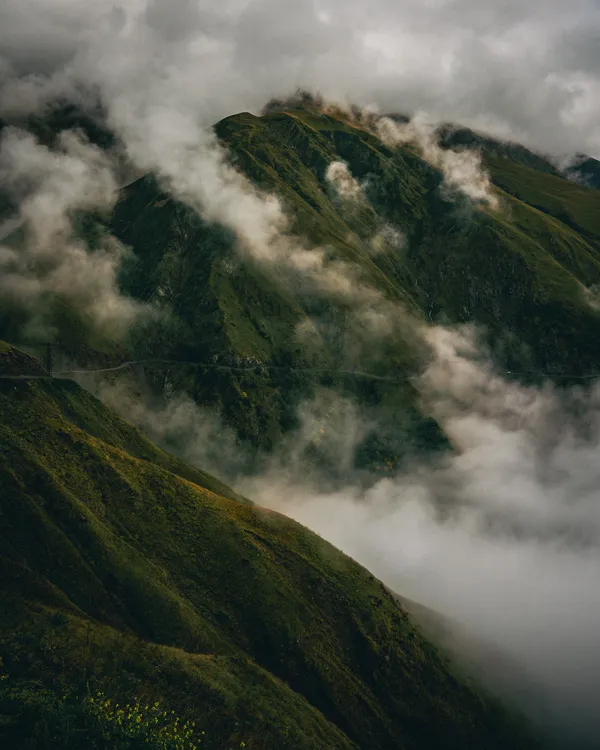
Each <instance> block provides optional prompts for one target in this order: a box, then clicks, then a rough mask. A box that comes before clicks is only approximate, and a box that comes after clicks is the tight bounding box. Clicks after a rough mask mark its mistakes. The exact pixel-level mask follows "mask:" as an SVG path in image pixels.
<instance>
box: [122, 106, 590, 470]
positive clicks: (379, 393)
mask: <svg viewBox="0 0 600 750" xmlns="http://www.w3.org/2000/svg"><path fill="white" fill-rule="evenodd" d="M216 132H217V134H218V136H219V138H220V139H221V141H222V142H223V144H224V145H225V146H226V147H227V148H228V149H229V152H230V154H231V157H232V160H233V162H234V163H235V164H236V166H237V168H239V169H240V170H242V171H243V172H244V173H245V174H247V175H248V176H249V177H250V178H251V179H252V180H253V181H254V182H255V183H256V184H258V185H259V186H260V187H262V188H263V189H265V190H267V191H270V192H275V193H276V194H277V195H278V196H279V197H280V198H281V200H282V201H283V204H284V205H285V208H286V210H287V212H288V213H289V215H290V216H291V217H292V220H293V229H294V231H296V232H297V233H298V234H299V235H300V236H302V237H304V238H308V240H309V241H310V242H311V243H313V244H315V245H316V246H319V247H327V249H328V252H329V253H330V256H331V257H332V258H334V259H338V260H342V261H344V262H345V263H347V264H349V265H350V267H351V268H352V269H353V272H354V273H355V274H356V276H357V277H358V278H359V279H361V281H362V283H364V284H367V285H370V286H371V287H373V288H374V289H376V290H377V291H378V292H379V293H380V294H381V295H382V296H383V297H384V298H386V299H388V300H390V301H392V302H394V303H397V304H399V305H400V306H401V307H402V308H403V309H405V310H407V311H408V313H409V318H408V320H410V316H413V318H414V319H415V320H417V319H423V318H425V319H427V318H429V319H431V320H434V321H435V320H439V321H445V322H472V321H474V322H476V323H479V324H481V325H483V326H484V327H485V330H486V332H487V333H486V337H487V341H488V343H489V344H490V346H491V347H492V351H493V354H494V357H495V358H496V360H497V362H498V364H499V366H500V367H502V368H504V369H507V370H511V371H515V372H520V373H525V375H522V377H526V378H534V379H535V378H539V377H540V374H541V375H543V376H549V377H551V378H552V377H553V376H554V375H557V376H559V379H560V382H567V381H568V378H565V377H564V376H565V375H573V376H578V375H581V374H588V373H590V372H596V371H597V370H598V368H599V367H600V343H599V342H600V335H598V334H600V313H599V310H600V298H598V297H597V288H598V284H599V283H600V235H599V232H600V225H599V224H598V216H600V194H599V193H598V192H597V191H594V190H591V189H588V188H585V187H582V186H580V185H576V184H574V183H573V182H569V181H568V180H566V179H563V178H562V177H560V176H559V173H558V172H557V170H556V169H555V168H554V167H553V166H552V165H551V164H550V163H549V162H546V161H545V160H543V159H542V158H541V157H538V156H537V155H535V154H533V153H532V152H530V151H527V149H524V148H521V147H518V146H515V145H507V146H506V147H504V148H500V146H498V145H497V142H495V141H493V139H487V140H486V139H481V138H479V140H477V141H476V142H475V143H474V144H473V143H471V141H470V140H469V138H467V137H466V136H464V133H467V135H468V134H469V133H470V131H460V130H458V131H457V130H454V131H452V138H453V139H454V140H450V141H449V142H448V144H447V145H452V146H454V147H464V146H465V145H469V146H473V145H476V146H477V147H478V148H480V149H482V153H483V155H484V160H485V164H486V167H487V169H489V170H490V174H491V177H492V180H493V182H494V184H495V185H496V189H497V191H498V194H499V197H500V199H501V203H502V208H501V210H500V211H498V212H492V211H489V210H487V209H484V208H480V209H473V207H472V206H471V204H470V203H469V202H468V200H467V199H466V198H464V197H461V195H460V194H452V195H449V194H448V191H447V190H442V189H441V188H442V183H443V180H442V175H441V174H440V173H439V172H438V171H437V170H435V169H434V168H432V167H431V166H430V165H429V164H427V163H426V162H425V161H424V160H423V159H422V158H420V156H419V155H418V153H417V152H416V151H415V149H413V148H412V147H408V146H407V147H401V148H396V149H392V148H389V147H387V146H386V145H384V144H383V143H382V142H381V141H380V140H379V139H378V138H376V137H375V136H374V135H373V134H371V133H369V132H367V131H366V130H364V129H363V128H360V127H357V126H354V125H352V124H351V123H349V122H346V121H345V120H343V119H340V118H338V117H335V116H333V115H328V114H322V113H320V112H318V111H314V110H310V109H308V110H307V109H304V110H302V109H297V110H290V111H270V112H269V113H268V114H266V115H264V116H263V117H256V116H254V115H250V114H248V113H244V114H239V115H235V116H233V117H229V118H227V119H225V120H223V121H222V122H221V123H219V124H218V125H217V126H216ZM461 133H462V135H461ZM471 135H472V136H473V137H474V135H473V134H471ZM447 137H448V138H449V137H450V136H447ZM457 138H458V141H457V140H456V139H457ZM471 140H472V138H471ZM442 142H443V140H442ZM494 144H496V145H494ZM334 161H342V162H344V163H346V164H347V165H348V168H349V170H350V172H351V173H352V175H353V176H354V178H355V179H356V180H358V181H359V182H360V184H361V185H362V192H363V200H362V201H361V202H360V203H359V204H358V205H350V204H348V202H344V201H343V200H341V199H340V197H339V196H338V195H337V194H336V193H335V190H334V189H333V188H332V186H331V185H330V184H329V183H328V182H327V180H326V176H325V175H326V170H327V167H328V165H329V164H331V163H332V162H334ZM390 228H392V229H393V230H394V231H397V232H400V233H401V235H402V236H403V237H404V238H405V239H404V241H403V242H402V243H401V244H400V245H399V246H398V245H394V243H393V242H389V241H387V242H386V241H384V242H383V245H380V246H378V249H377V251H374V247H373V238H374V237H378V236H382V237H386V236H387V237H389V236H390V235H389V233H388V234H387V235H386V231H388V230H389V229H390ZM111 229H112V231H114V232H115V233H116V234H117V236H118V237H119V238H120V239H121V240H122V241H123V242H124V243H126V244H127V245H128V246H130V247H132V249H133V252H134V258H135V259H134V260H133V261H132V262H131V263H130V265H129V267H128V268H127V269H126V270H125V272H124V274H123V286H124V289H126V290H127V291H128V292H129V293H131V294H133V295H134V296H136V297H139V298H140V299H143V300H145V301H149V302H152V303H153V304H156V305H159V306H164V305H166V306H168V308H169V309H170V310H171V311H172V317H171V319H170V323H169V325H168V326H165V327H162V328H161V326H153V327H152V330H151V331H149V332H148V331H144V334H143V335H142V336H140V337H139V341H138V343H137V344H136V347H137V348H136V352H137V353H138V354H140V355H141V356H142V355H143V356H160V357H171V358H174V359H185V360H192V361H200V362H202V361H219V362H222V363H230V364H236V365H242V366H243V365H245V364H246V365H255V364H256V363H269V364H271V365H275V367H283V368H284V370H283V371H279V372H278V371H274V370H269V371H266V370H265V371H262V372H261V371H256V370H253V371H251V372H248V373H244V374H242V375H240V373H239V372H231V373H227V372H223V371H221V372H219V373H218V375H216V374H215V373H214V372H212V371H210V370H208V369H202V368H196V369H195V370H192V369H190V368H187V369H186V368H172V369H171V370H170V371H169V372H168V374H165V372H164V369H163V370H161V372H160V373H152V372H150V380H151V382H152V383H153V384H154V386H155V388H156V389H158V390H159V391H160V390H161V389H162V388H163V387H164V383H165V382H166V381H167V380H168V382H169V387H171V388H173V389H175V390H182V391H186V392H188V393H190V394H191V395H192V396H193V398H194V399H195V400H196V401H197V402H198V403H201V404H216V405H218V407H219V409H220V410H221V413H222V414H223V415H224V416H225V419H226V420H227V421H228V422H229V424H231V425H233V426H234V427H235V428H236V429H237V430H238V432H239V434H240V436H241V437H242V438H243V439H244V440H249V441H250V442H251V443H253V444H254V445H255V446H257V447H260V448H267V449H268V448H270V447H271V446H272V445H274V444H276V443H277V442H278V441H279V439H280V437H281V434H282V432H285V430H287V429H289V427H290V426H293V425H294V414H295V410H296V406H297V404H298V403H299V402H301V401H302V400H303V399H305V398H307V397H308V396H311V395H313V394H314V392H315V388H319V387H323V386H325V387H327V388H330V389H333V390H334V391H335V392H337V393H341V394H343V395H345V396H348V397H350V398H353V399H355V400H357V401H359V402H360V403H362V404H365V403H366V404H369V408H372V409H376V410H377V416H378V420H379V422H380V424H384V425H385V424H386V425H388V427H389V429H388V430H387V431H388V433H389V435H390V436H393V437H389V438H388V437H385V438H381V436H380V437H379V438H377V439H376V438H374V436H372V435H371V436H369V437H368V438H367V439H366V441H365V444H364V445H363V446H361V447H360V449H359V451H358V453H357V463H359V464H361V465H365V466H367V467H371V468H372V467H374V466H375V465H377V464H379V463H380V462H381V460H382V459H385V460H388V459H392V460H393V462H396V459H398V460H399V461H401V460H402V456H405V455H410V454H411V452H418V451H421V450H423V449H424V448H426V449H429V448H432V447H440V446H443V444H444V440H443V437H442V436H441V435H440V432H439V430H437V428H436V427H435V425H433V424H431V423H429V422H428V421H427V420H425V419H424V417H423V415H420V414H419V409H418V404H417V400H416V398H415V394H414V393H413V391H412V389H411V388H410V386H409V385H408V384H406V383H404V384H402V383H400V384H398V383H394V384H392V385H389V384H385V383H381V382H379V383H377V382H373V381H371V382H368V381H364V380H360V379H356V378H348V377H344V376H340V375H336V374H335V370H339V369H342V368H345V369H350V370H361V371H370V372H375V373H377V374H379V375H383V376H391V377H398V376H407V375H410V374H411V373H414V372H415V369H416V368H418V366H419V362H420V361H421V355H420V353H419V352H418V351H416V350H415V349H414V347H413V345H412V344H411V342H410V336H407V335H405V334H406V331H402V330H398V335H397V336H396V337H395V338H394V339H393V340H391V341H388V342H387V343H386V344H385V345H377V346H376V345H368V346H362V347H360V346H356V341H357V340H358V339H359V334H360V332H357V331H356V330H355V329H352V326H351V313H352V311H351V310H350V309H349V308H348V307H344V305H343V304H341V303H335V302H332V301H328V302H327V303H326V304H325V303H324V302H323V301H321V300H318V299H316V298H315V297H314V296H311V294H310V293H307V292H305V291H302V290H298V289H294V288H293V287H290V286H289V285H287V286H286V285H285V284H281V283H278V282H277V279H275V278H274V277H272V276H270V275H269V274H268V273H267V272H266V271H265V270H264V269H263V270H261V269H259V268H258V267H257V266H256V265H255V264H252V263H250V262H248V261H247V260H246V261H245V260H240V259H239V257H238V255H237V253H236V251H235V249H234V248H233V238H232V237H231V236H230V234H229V233H228V232H227V231H225V230H224V229H223V228H221V227H218V226H215V225H209V224H207V223H206V222H204V221H202V220H201V219H200V218H199V217H198V216H197V215H196V214H195V213H194V212H192V211H191V210H190V209H187V208H186V207H185V206H183V205H182V204H181V203H179V202H177V201H176V200H174V199H173V198H172V197H171V196H169V195H168V194H167V193H166V192H164V191H163V190H161V189H160V187H159V186H158V185H157V183H156V181H155V180H154V179H153V178H152V176H146V177H145V178H143V179H141V180H139V181H137V182H136V183H134V184H132V185H130V186H129V187H128V188H127V189H126V190H124V191H123V195H122V199H121V200H120V202H119V203H118V205H117V207H116V210H115V212H114V216H113V219H112V222H111ZM309 320H310V321H311V325H312V324H313V323H314V324H315V325H316V330H318V331H319V336H320V338H319V344H318V346H316V347H315V346H312V347H311V346H307V344H306V342H304V341H299V340H298V337H297V335H296V332H297V330H298V328H299V327H303V326H306V325H307V324H308V321H309ZM409 325H410V324H409ZM310 367H317V368H324V369H327V368H329V369H331V370H333V371H334V372H333V373H332V374H327V375H323V374H314V373H312V374H310V373H309V374H307V373H306V372H304V371H303V370H304V369H306V368H310ZM242 394H245V395H242ZM386 429H387V428H386ZM383 431H385V430H383Z"/></svg>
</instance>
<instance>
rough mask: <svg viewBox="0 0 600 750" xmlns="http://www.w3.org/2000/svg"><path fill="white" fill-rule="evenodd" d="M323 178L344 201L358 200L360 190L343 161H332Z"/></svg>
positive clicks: (360, 193)
mask: <svg viewBox="0 0 600 750" xmlns="http://www.w3.org/2000/svg"><path fill="white" fill-rule="evenodd" d="M325 179H326V180H327V182H329V183H331V185H332V186H333V187H334V188H335V190H336V192H337V194H338V195H339V197H340V198H342V199H343V200H346V201H357V200H360V198H361V195H362V190H361V187H360V185H359V183H358V182H357V180H355V179H354V177H353V176H352V172H351V171H350V170H349V169H348V165H347V164H346V163H345V162H343V161H332V162H331V164H329V166H328V167H327V170H326V172H325Z"/></svg>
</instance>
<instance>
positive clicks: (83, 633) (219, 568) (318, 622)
mask: <svg viewBox="0 0 600 750" xmlns="http://www.w3.org/2000/svg"><path fill="white" fill-rule="evenodd" d="M6 363H8V365H9V368H8V369H10V374H9V375H6V369H7V368H6ZM17 363H18V365H19V367H20V372H16V371H15V370H16V369H18V368H17ZM19 376H33V377H19ZM0 414H1V415H2V416H1V419H0V488H1V489H0V513H1V516H2V524H1V525H0V567H1V575H0V580H1V581H2V596H1V597H0V657H1V660H2V661H1V662H0V663H1V664H2V665H3V674H2V676H3V677H4V678H6V679H4V680H3V681H2V690H1V691H0V714H2V721H0V739H2V738H3V741H4V745H3V746H8V747H27V746H28V745H27V739H26V738H27V737H30V738H31V736H32V735H36V732H37V735H36V736H37V740H36V742H34V744H32V745H29V746H32V747H55V746H56V744H53V742H55V741H60V742H61V746H62V747H80V744H77V743H78V742H81V740H82V738H85V735H83V736H78V735H76V734H75V735H72V733H71V730H66V729H65V730H64V733H63V735H62V736H61V737H60V738H56V737H50V736H49V735H47V736H46V744H44V742H43V741H42V740H40V733H41V735H44V731H46V730H45V729H44V727H46V729H47V727H48V726H49V725H48V724H47V723H44V722H47V717H46V718H45V719H44V720H43V721H42V723H41V725H40V723H39V719H40V717H39V716H38V717H37V718H38V721H37V722H36V714H35V711H33V714H32V712H31V706H30V703H31V696H32V695H35V694H36V690H37V691H38V692H39V691H41V690H43V689H44V688H46V689H48V688H50V689H51V690H54V691H58V692H59V694H60V691H64V690H65V689H68V690H70V691H73V690H74V691H75V694H79V695H81V696H84V695H85V694H86V693H87V694H90V693H91V694H94V693H95V692H96V691H103V692H104V693H105V694H106V695H109V696H111V697H113V698H116V699H121V700H124V701H126V700H131V699H132V696H136V697H138V698H139V699H140V700H141V701H142V702H144V701H147V702H150V701H154V700H158V701H160V702H161V703H162V704H164V705H166V706H169V707H174V708H176V709H177V711H178V713H179V714H180V715H182V716H183V717H184V718H192V719H194V720H195V721H196V723H197V726H198V727H199V728H201V730H203V731H204V732H205V735H204V736H203V737H202V746H203V747H213V748H223V747H238V746H245V747H255V748H261V749H263V748H264V750H268V748H286V747H289V748H314V750H317V749H321V748H324V747H327V748H358V747H362V748H367V747H368V748H369V749H376V748H382V750H383V749H384V748H385V749H386V750H390V749H391V748H407V749H408V748H434V747H444V748H449V749H451V748H457V749H458V748H461V749H463V748H481V747H485V748H489V749H490V750H492V749H493V748H504V747H507V746H510V747H514V748H526V747H533V746H534V743H533V741H531V740H530V739H528V737H527V734H526V732H525V730H524V729H522V728H521V727H520V725H519V724H518V723H517V722H516V721H514V720H513V719H511V718H510V717H509V716H508V714H507V713H506V712H505V711H504V710H503V709H502V708H500V707H499V706H498V705H497V704H496V702H495V701H494V700H492V699H490V698H489V697H487V696H486V695H484V694H483V693H481V692H479V691H478V690H477V689H476V688H475V687H474V686H473V685H472V684H471V683H470V682H469V681H467V680H466V679H465V678H464V677H463V676H461V675H460V674H459V673H458V672H456V670H455V669H454V667H453V666H452V665H451V664H450V663H449V662H448V661H447V659H446V658H445V657H444V656H442V655H441V654H440V653H439V652H438V651H437V650H436V649H435V648H434V647H433V646H432V645H431V644H430V643H429V642H428V641H427V640H426V639H425V638H424V637H423V635H422V634H421V632H420V631H419V630H418V629H417V628H416V627H415V626H414V624H413V623H412V621H411V619H410V618H409V616H408V615H407V613H406V612H405V611H404V609H403V608H402V607H401V606H400V605H399V604H398V602H397V601H396V599H395V598H394V597H392V596H391V595H390V594H389V593H388V592H387V590H386V589H385V588H384V587H383V586H382V585H381V584H380V583H379V582H378V581H377V580H375V579H374V578H373V576H371V575H369V574H368V572H367V571H365V570H363V569H362V568H361V567H360V566H358V565H357V564H356V563H354V562H353V561H352V560H350V559H349V558H347V557H345V556H344V555H343V554H342V553H340V552H338V551H337V550H335V549H334V548H332V547H331V546H330V545H328V544H326V543H325V542H323V541H322V540H321V539H320V538H318V537H317V536H315V535H314V534H312V533H310V532H309V531H308V530H306V529H304V528H303V527H301V526H299V525H298V524H296V523H295V522H292V521H290V520H288V519H286V518H284V517H282V516H280V515H278V514H274V513H267V512H266V511H264V510H262V509H260V508H256V507H254V506H252V505H251V504H249V503H244V502H239V501H237V500H235V499H233V498H234V495H233V493H231V492H228V491H227V489H226V488H223V487H221V486H219V485H218V483H216V480H212V479H211V478H210V477H207V476H206V475H203V474H202V473H200V472H197V471H196V470H194V469H192V468H190V467H186V466H185V465H183V464H181V463H180V462H179V461H177V460H176V459H173V458H171V457H169V456H167V455H165V454H164V453H163V452H162V451H160V450H158V449H157V448H155V447H154V446H152V445H151V444H149V443H148V442H147V441H146V440H145V439H144V438H142V437H141V436H140V435H139V434H138V433H137V432H136V430H135V429H134V428H132V427H130V426H129V425H127V424H125V423H123V422H121V421H120V420H119V419H117V418H116V417H115V416H114V415H112V414H111V413H110V412H109V411H108V410H107V409H106V408H105V407H103V406H102V404H101V403H100V402H98V401H96V400H95V399H93V398H91V397H90V396H89V395H88V394H86V393H85V392H84V391H82V390H81V389H80V388H79V387H78V386H77V385H75V384H74V383H72V382H70V381H64V380H50V379H48V378H45V377H44V376H43V375H42V374H40V371H39V368H36V365H35V361H31V360H30V359H29V358H27V357H26V355H22V354H20V353H18V352H15V351H14V350H12V349H11V348H10V347H7V346H5V345H3V346H2V349H1V357H0ZM209 488H210V489H209ZM225 494H229V495H230V497H229V498H227V497H226V496H225ZM15 696H16V698H15ZM26 709H29V712H28V711H27V710H26ZM47 731H50V729H47ZM9 743H11V744H9ZM240 743H245V745H240ZM100 746H102V747H104V746H105V745H100ZM127 746H129V745H127Z"/></svg>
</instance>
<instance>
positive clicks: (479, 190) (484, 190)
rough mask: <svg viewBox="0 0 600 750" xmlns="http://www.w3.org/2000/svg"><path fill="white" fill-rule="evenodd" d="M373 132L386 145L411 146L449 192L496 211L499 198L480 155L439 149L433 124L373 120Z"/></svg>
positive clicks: (420, 118) (419, 117) (418, 119)
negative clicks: (439, 174) (434, 169)
mask: <svg viewBox="0 0 600 750" xmlns="http://www.w3.org/2000/svg"><path fill="white" fill-rule="evenodd" d="M375 130H376V132H377V135H378V136H379V137H380V138H381V140H382V141H383V142H384V143H386V144H388V145H389V146H401V145H405V144H410V145H414V146H415V147H416V148H417V150H418V152H419V154H420V155H421V156H422V157H423V159H425V161H426V162H428V164H431V166H432V167H435V168H436V169H439V170H440V171H441V172H442V174H443V175H444V184H445V186H446V188H447V189H448V190H449V191H459V192H461V193H463V194H464V195H466V196H467V197H468V198H470V199H471V200H472V201H473V202H474V203H483V204H485V205H487V206H488V207H489V208H491V209H498V208H499V205H500V204H499V200H498V197H497V195H496V194H495V192H494V189H493V185H492V181H491V179H490V176H489V175H488V174H487V172H486V171H485V170H484V168H483V165H482V163H481V156H480V154H479V153H478V152H477V151H472V150H458V149H447V148H441V147H440V145H439V143H438V141H437V138H436V135H435V125H434V124H433V123H428V122H427V121H426V120H425V119H423V116H422V115H417V116H415V117H414V118H413V119H411V121H410V122H408V123H400V122H396V121H395V120H392V119H390V118H389V117H381V118H379V119H376V120H375Z"/></svg>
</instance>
